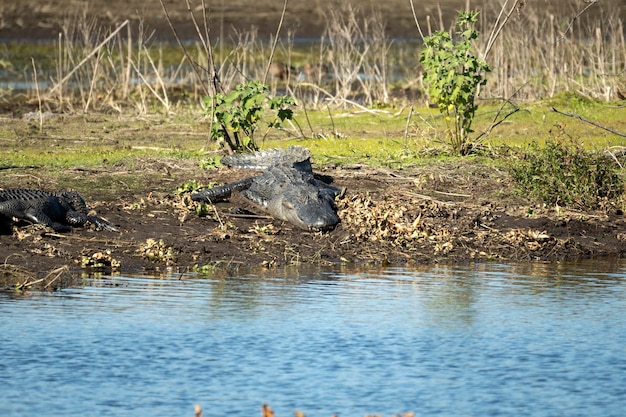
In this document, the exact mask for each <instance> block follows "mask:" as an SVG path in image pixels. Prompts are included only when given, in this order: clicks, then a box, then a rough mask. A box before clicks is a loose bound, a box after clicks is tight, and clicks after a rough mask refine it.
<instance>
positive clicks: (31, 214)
mask: <svg viewBox="0 0 626 417" xmlns="http://www.w3.org/2000/svg"><path fill="white" fill-rule="evenodd" d="M13 218H16V219H19V220H27V221H30V222H32V223H39V224H43V225H45V226H48V227H50V228H52V229H53V230H54V231H55V232H67V231H70V230H71V229H72V227H71V226H84V225H85V224H86V223H88V222H89V223H92V224H93V225H95V226H96V228H97V229H104V230H111V231H117V230H118V229H117V228H116V227H115V226H113V225H112V224H111V223H109V222H108V221H106V220H104V219H103V218H101V217H98V216H94V215H90V214H88V210H87V204H86V203H85V200H84V199H83V197H81V195H80V194H78V193H77V192H75V191H58V192H55V193H49V192H47V191H42V190H29V189H25V188H15V189H7V190H0V220H4V222H5V223H8V222H9V221H10V220H11V219H13Z"/></svg>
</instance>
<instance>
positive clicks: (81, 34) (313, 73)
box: [3, 1, 626, 114]
mask: <svg viewBox="0 0 626 417" xmlns="http://www.w3.org/2000/svg"><path fill="white" fill-rule="evenodd" d="M521 4H522V2H519V1H515V2H508V3H507V4H505V5H504V7H502V8H501V6H500V5H499V4H496V3H495V2H494V3H493V4H491V3H486V4H485V5H484V6H483V8H482V10H481V17H482V21H481V22H480V25H479V30H480V31H481V33H482V37H481V39H479V40H478V43H477V44H476V48H477V49H478V50H479V51H483V53H487V56H486V59H487V61H488V63H489V64H490V66H491V68H492V72H491V73H490V74H489V75H488V77H487V79H488V82H487V85H486V86H485V87H484V88H483V90H482V92H481V97H482V98H493V99H503V98H513V99H515V100H537V99H543V98H550V97H553V96H555V95H558V94H560V93H563V92H572V93H575V94H578V95H582V96H585V97H588V98H591V99H594V100H603V101H610V100H615V99H618V98H621V97H623V96H624V94H626V77H625V76H624V74H625V71H626V41H625V38H624V26H623V22H622V21H621V20H619V18H618V17H616V15H615V14H612V13H610V11H607V10H603V9H602V7H603V5H602V3H601V2H597V3H594V4H593V7H594V8H595V9H598V10H600V11H604V12H603V13H599V14H598V16H600V17H598V18H597V20H593V19H587V20H586V22H587V23H581V22H582V19H572V17H571V15H569V14H568V15H554V14H551V15H546V14H545V13H542V12H541V10H537V9H536V8H530V7H521ZM409 12H410V10H409V9H408V8H407V13H409ZM579 12H580V13H583V11H582V10H579ZM325 13H326V28H325V31H324V34H323V36H322V37H321V38H320V40H319V42H313V43H312V44H309V45H305V46H300V45H298V46H297V47H296V46H294V45H296V43H295V42H294V38H295V36H296V35H297V34H296V33H294V32H290V31H288V30H283V31H280V33H278V32H279V31H277V34H276V35H277V36H276V37H273V38H272V39H271V40H270V42H267V41H265V40H263V39H261V38H260V37H259V35H258V32H257V31H256V29H254V28H252V29H250V30H248V31H245V32H240V33H237V35H236V36H235V37H233V38H230V39H228V40H225V39H223V38H220V39H219V41H216V40H214V39H208V38H205V37H204V34H203V31H202V29H201V27H202V23H203V22H202V20H203V19H210V18H211V16H210V15H204V16H199V17H198V16H196V15H194V14H193V13H192V12H190V14H189V19H192V18H193V19H198V20H199V22H198V23H197V25H198V28H199V29H198V39H197V40H196V41H195V42H192V43H188V44H186V45H185V47H184V49H185V52H186V53H185V54H183V53H182V51H180V50H179V51H177V52H176V51H174V52H172V51H171V47H168V45H166V44H162V43H158V42H155V41H152V40H151V33H149V31H148V30H147V29H145V28H144V27H143V25H142V24H139V26H138V27H133V25H132V24H131V23H129V21H128V20H125V21H123V22H122V23H119V24H118V25H117V26H116V27H115V28H114V29H112V30H104V29H102V28H101V27H100V26H99V25H98V23H97V22H96V21H94V20H92V19H90V18H88V17H87V15H86V13H85V12H84V11H79V12H78V13H76V14H74V15H72V16H68V17H67V18H66V20H65V21H64V22H63V26H62V28H63V30H62V32H61V33H60V34H59V37H58V39H57V40H56V43H55V47H54V49H55V57H54V59H53V63H52V65H48V66H43V65H46V64H45V63H40V62H38V61H36V60H35V62H34V65H29V68H26V69H24V73H26V74H29V75H28V76H29V78H30V80H31V81H34V85H35V86H36V87H38V88H35V87H33V88H32V89H31V91H28V92H27V95H28V96H29V97H30V98H31V99H32V101H33V102H36V101H35V97H36V93H37V92H38V93H40V94H41V98H42V104H41V107H40V108H41V110H42V112H44V111H46V110H56V111H69V112H89V111H104V112H118V113H121V112H123V111H125V110H127V109H129V108H130V109H134V110H135V111H136V112H138V113H139V114H146V113H149V112H155V111H157V112H164V113H169V112H171V111H174V110H175V107H176V105H177V103H179V102H181V100H182V102H184V103H190V102H191V103H195V104H197V103H199V102H201V99H202V97H203V96H205V95H206V94H207V91H208V90H207V88H206V86H207V85H211V84H212V76H213V74H212V73H213V70H212V69H211V68H210V67H211V63H214V65H215V70H216V73H215V75H216V76H217V77H218V78H219V81H220V84H221V88H223V89H224V90H226V91H228V90H230V89H232V88H233V86H234V85H236V84H239V83H241V82H243V81H244V80H247V79H259V80H262V79H265V77H266V74H268V71H269V70H270V69H271V66H270V61H271V63H272V64H274V65H278V66H279V67H282V68H288V71H286V72H283V73H281V74H278V73H276V72H275V71H273V72H271V71H270V76H269V78H268V79H267V82H268V84H270V85H271V86H272V91H273V92H274V93H277V94H282V93H285V92H286V93H288V94H292V95H294V96H296V97H297V98H299V99H300V100H301V101H306V102H307V105H312V106H315V107H326V106H331V107H341V108H345V107H352V106H354V104H355V103H357V104H359V105H365V106H368V107H372V106H375V105H385V106H386V105H392V104H399V105H407V104H408V103H407V102H409V101H412V100H414V99H415V97H420V96H421V91H423V88H422V85H421V68H420V66H419V62H418V60H417V58H418V56H419V45H418V44H417V43H414V42H405V41H400V40H397V39H394V40H392V39H390V38H389V37H388V36H387V35H386V25H387V24H389V22H386V21H384V19H383V17H382V15H381V14H380V13H379V9H376V8H372V9H367V10H362V9H359V8H357V7H355V6H354V5H353V4H352V3H350V2H347V1H342V2H339V3H337V7H335V8H332V9H329V10H327V11H326V12H325ZM503 15H504V16H507V17H508V19H507V20H506V21H503V20H502V18H501V16H503ZM498 16H500V20H498ZM438 20H439V22H438V23H437V24H434V23H433V22H434V21H435V19H427V20H426V22H423V21H422V22H418V23H419V24H420V28H421V29H423V30H424V32H425V35H427V34H428V33H430V32H432V31H433V30H435V29H436V28H437V27H444V28H450V27H451V26H452V22H444V20H443V18H442V17H441V13H439V19H438ZM194 21H195V20H194ZM204 23H205V24H206V22H204ZM503 23H504V24H503ZM277 26H278V22H277ZM494 28H498V30H499V31H498V32H492V31H493V29H494ZM416 33H417V31H416ZM490 33H492V36H489V34H490ZM494 35H495V36H494ZM207 36H208V34H207ZM168 48H169V49H168ZM272 74H273V75H272ZM35 77H36V78H35ZM48 81H49V82H48ZM203 87H204V88H203ZM3 93H5V94H6V92H3Z"/></svg>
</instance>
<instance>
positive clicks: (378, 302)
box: [0, 260, 626, 417]
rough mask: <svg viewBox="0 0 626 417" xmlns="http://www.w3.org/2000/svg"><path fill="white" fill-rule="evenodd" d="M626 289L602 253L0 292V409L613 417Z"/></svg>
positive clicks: (625, 400) (625, 388)
mask: <svg viewBox="0 0 626 417" xmlns="http://www.w3.org/2000/svg"><path fill="white" fill-rule="evenodd" d="M625 284H626V263H624V262H621V261H619V260H611V261H602V262H600V261H590V262H586V263H576V264H538V263H531V264H525V265H492V264H476V265H465V266H438V267H437V266H431V267H424V268H419V269H412V270H409V269H375V270H365V271H356V270H350V269H341V270H340V269H326V270H324V269H322V270H320V269H314V270H312V269H290V270H285V271H273V272H263V273H255V274H242V275H240V276H220V277H211V276H200V275H184V276H167V277H165V278H161V279H155V278H148V277H120V276H117V277H104V278H98V279H91V280H88V281H86V283H85V286H84V287H81V288H72V289H64V290H61V291H58V292H55V293H31V294H24V295H19V294H14V293H9V294H0V360H1V361H0V415H1V416H5V417H12V416H26V415H33V416H38V417H43V416H81V417H84V416H116V417H121V416H133V417H142V416H193V413H194V404H200V405H201V406H202V407H203V410H204V415H205V416H259V415H260V409H261V405H262V404H264V403H267V404H269V406H270V407H271V408H272V409H273V410H274V411H275V413H276V417H285V416H292V415H293V412H294V410H300V411H303V412H305V413H306V415H307V416H309V417H315V416H320V417H322V416H323V417H330V416H331V415H332V414H338V415H339V416H364V415H366V414H380V415H381V416H392V415H395V414H398V413H404V412H409V411H413V412H415V415H416V416H498V415H502V416H603V417H606V416H623V415H624V413H625V411H624V410H626V285H625Z"/></svg>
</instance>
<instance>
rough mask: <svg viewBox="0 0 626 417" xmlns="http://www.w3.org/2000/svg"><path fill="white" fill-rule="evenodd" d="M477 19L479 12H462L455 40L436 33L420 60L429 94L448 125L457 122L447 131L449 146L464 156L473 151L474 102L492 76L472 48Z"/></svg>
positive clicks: (438, 32)
mask: <svg viewBox="0 0 626 417" xmlns="http://www.w3.org/2000/svg"><path fill="white" fill-rule="evenodd" d="M477 17H478V13H477V12H465V11H460V12H459V17H458V20H457V32H456V37H455V39H454V40H453V38H452V36H451V35H450V33H448V32H445V31H437V32H435V33H433V34H432V36H428V37H426V38H425V39H424V49H423V50H422V53H421V57H420V61H421V62H422V66H423V67H424V82H425V83H426V86H427V91H428V94H429V95H430V97H431V99H432V100H433V101H434V102H435V103H436V104H437V106H438V107H439V111H440V112H441V114H443V115H445V116H446V122H449V121H452V120H454V122H453V124H452V125H453V126H452V127H448V130H449V132H450V144H451V146H452V150H453V151H454V152H456V153H458V154H461V155H465V154H467V153H468V152H469V150H470V149H471V147H470V146H469V143H468V134H469V133H471V132H472V121H473V120H474V113H475V112H476V109H477V107H478V106H477V105H476V104H475V99H476V96H477V95H478V88H479V86H481V85H484V84H485V83H486V82H487V80H486V79H485V73H487V72H489V66H488V65H487V63H486V62H485V61H484V60H482V59H479V58H478V57H477V56H476V53H475V51H474V47H473V46H472V42H473V41H474V40H475V39H476V38H478V32H477V31H475V30H474V29H473V27H474V24H475V23H476V19H477Z"/></svg>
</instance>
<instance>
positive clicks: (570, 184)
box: [510, 140, 624, 209]
mask: <svg viewBox="0 0 626 417" xmlns="http://www.w3.org/2000/svg"><path fill="white" fill-rule="evenodd" d="M510 173H511V175H512V177H513V179H514V180H515V181H516V182H517V183H518V184H519V185H520V187H521V190H520V191H521V192H522V193H524V194H525V195H528V196H529V197H531V198H533V199H538V200H541V201H543V202H545V203H546V204H550V205H554V204H559V205H561V206H575V207H579V208H590V209H594V208H598V207H600V206H601V205H602V202H603V201H606V200H610V199H614V198H616V197H618V196H620V195H621V194H622V192H623V191H624V183H623V180H622V178H621V177H620V175H619V173H618V171H617V168H616V165H615V163H614V161H612V160H611V159H610V158H608V157H606V156H604V155H602V154H599V153H597V152H591V151H586V150H584V149H582V148H581V147H579V146H577V145H571V146H566V145H565V144H563V143H561V142H559V141H555V140H551V141H548V142H547V143H546V145H545V146H544V147H539V146H538V145H537V144H534V145H533V146H532V147H531V149H530V150H529V152H526V153H525V154H524V155H523V157H522V159H521V160H520V161H519V163H516V164H511V167H510Z"/></svg>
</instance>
